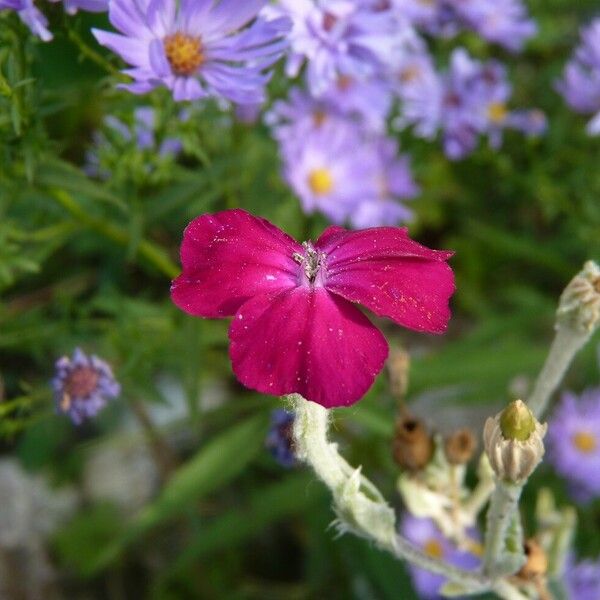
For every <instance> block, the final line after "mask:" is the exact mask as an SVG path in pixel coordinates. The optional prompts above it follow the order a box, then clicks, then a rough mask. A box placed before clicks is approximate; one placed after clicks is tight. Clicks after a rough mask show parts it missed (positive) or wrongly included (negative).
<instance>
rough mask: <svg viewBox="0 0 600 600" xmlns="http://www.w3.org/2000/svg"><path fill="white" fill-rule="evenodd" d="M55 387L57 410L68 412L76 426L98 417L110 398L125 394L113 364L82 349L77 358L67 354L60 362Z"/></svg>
mask: <svg viewBox="0 0 600 600" xmlns="http://www.w3.org/2000/svg"><path fill="white" fill-rule="evenodd" d="M52 387H53V389H54V397H55V400H56V409H57V411H58V412H61V413H64V414H68V415H69V416H70V417H71V420H72V421H73V423H75V425H80V424H81V423H82V422H83V421H84V420H85V419H89V418H91V417H95V416H96V415H97V414H98V412H100V411H101V410H102V409H103V408H104V406H105V405H106V403H107V401H108V400H109V399H111V398H116V397H117V396H118V395H119V394H120V393H121V386H120V385H119V384H118V383H117V381H116V380H115V378H114V376H113V373H112V371H111V368H110V366H109V365H108V364H107V363H106V362H104V361H103V360H101V359H100V358H98V357H97V356H94V355H91V356H88V355H86V354H85V353H84V352H83V351H82V350H80V349H79V348H77V349H76V350H75V352H74V353H73V358H69V357H68V356H63V357H62V358H60V359H58V360H57V361H56V375H55V377H54V379H53V380H52Z"/></svg>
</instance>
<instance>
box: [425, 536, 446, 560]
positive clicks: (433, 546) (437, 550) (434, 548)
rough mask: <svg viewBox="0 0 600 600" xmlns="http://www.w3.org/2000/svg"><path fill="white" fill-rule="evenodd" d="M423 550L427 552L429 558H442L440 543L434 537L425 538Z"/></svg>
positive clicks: (442, 550) (442, 552)
mask: <svg viewBox="0 0 600 600" xmlns="http://www.w3.org/2000/svg"><path fill="white" fill-rule="evenodd" d="M423 550H424V551H425V554H427V556H431V558H442V557H443V556H444V549H443V548H442V544H440V542H439V540H436V539H435V538H431V539H429V540H427V543H426V544H425V547H424V548H423Z"/></svg>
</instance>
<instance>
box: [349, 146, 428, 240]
mask: <svg viewBox="0 0 600 600" xmlns="http://www.w3.org/2000/svg"><path fill="white" fill-rule="evenodd" d="M371 147H372V152H373V153H374V154H375V155H376V157H377V164H376V167H377V168H376V169H375V170H374V171H373V172H372V173H371V174H370V176H371V178H372V179H373V180H374V181H373V188H374V189H375V190H376V194H375V195H374V196H371V197H366V198H364V199H363V200H362V201H361V202H360V203H359V204H358V205H357V207H356V208H355V209H354V210H353V211H352V213H351V215H350V222H351V224H352V226H353V227H355V228H357V229H364V228H367V227H382V226H384V225H398V224H399V223H403V222H406V221H410V220H411V218H412V211H411V210H410V209H409V208H407V207H406V206H405V205H404V204H403V203H401V202H400V200H408V199H411V198H414V197H415V196H416V195H417V194H418V193H419V187H418V186H417V184H416V183H415V181H414V179H413V177H412V173H411V170H410V159H409V157H408V156H398V144H397V143H396V142H395V141H394V140H392V139H389V138H380V139H378V140H375V141H374V142H373V144H372V146H371Z"/></svg>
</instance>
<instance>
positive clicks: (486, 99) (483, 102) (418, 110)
mask: <svg viewBox="0 0 600 600" xmlns="http://www.w3.org/2000/svg"><path fill="white" fill-rule="evenodd" d="M419 60H420V61H421V64H420V69H421V70H419V71H417V73H419V74H420V73H423V72H424V73H426V74H427V75H425V76H423V75H421V80H420V81H416V82H411V81H410V80H409V81H408V83H407V84H406V85H405V88H402V87H401V86H400V89H399V95H400V98H401V100H402V103H403V108H402V116H401V118H400V119H399V120H398V121H397V122H398V124H399V125H400V126H406V125H409V124H413V125H414V126H415V133H416V134H417V135H420V136H422V137H426V138H430V137H432V135H433V134H434V133H435V131H436V130H437V131H440V132H441V133H442V136H443V144H444V152H445V153H446V156H448V157H449V158H451V159H453V160H458V159H461V158H464V157H465V156H467V155H468V154H469V153H471V152H472V151H473V150H474V149H475V147H476V145H477V142H478V139H479V136H480V135H487V136H488V137H489V141H490V144H491V145H492V147H494V148H497V147H499V146H500V144H501V142H502V131H503V130H504V129H506V128H513V129H519V130H522V131H524V132H525V133H527V134H538V133H541V132H542V131H543V130H544V129H545V123H546V122H545V118H544V116H543V114H542V113H540V111H530V112H523V111H515V112H512V111H510V110H509V109H508V107H507V104H508V101H509V100H510V97H511V94H512V90H511V86H510V84H509V83H508V80H507V74H506V69H505V67H504V66H503V65H502V64H500V63H499V62H497V61H493V60H492V61H487V62H485V63H481V62H479V61H477V60H474V59H473V58H471V57H470V56H469V54H468V53H467V52H466V50H464V49H462V48H458V49H456V50H455V51H454V52H453V53H452V55H451V57H450V65H449V68H448V70H447V71H446V72H445V73H442V74H441V75H439V76H438V79H437V81H436V79H435V78H434V77H433V75H431V68H432V67H430V66H427V59H426V58H425V55H422V56H421V57H420V59H419ZM406 72H408V73H410V70H408V71H406Z"/></svg>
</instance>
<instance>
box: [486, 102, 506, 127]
mask: <svg viewBox="0 0 600 600" xmlns="http://www.w3.org/2000/svg"><path fill="white" fill-rule="evenodd" d="M487 112H488V118H489V120H490V121H491V122H492V123H503V122H504V120H505V119H506V116H507V114H508V111H507V110H506V105H505V104H504V103H503V102H492V103H491V104H490V105H489V106H488V111H487Z"/></svg>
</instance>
